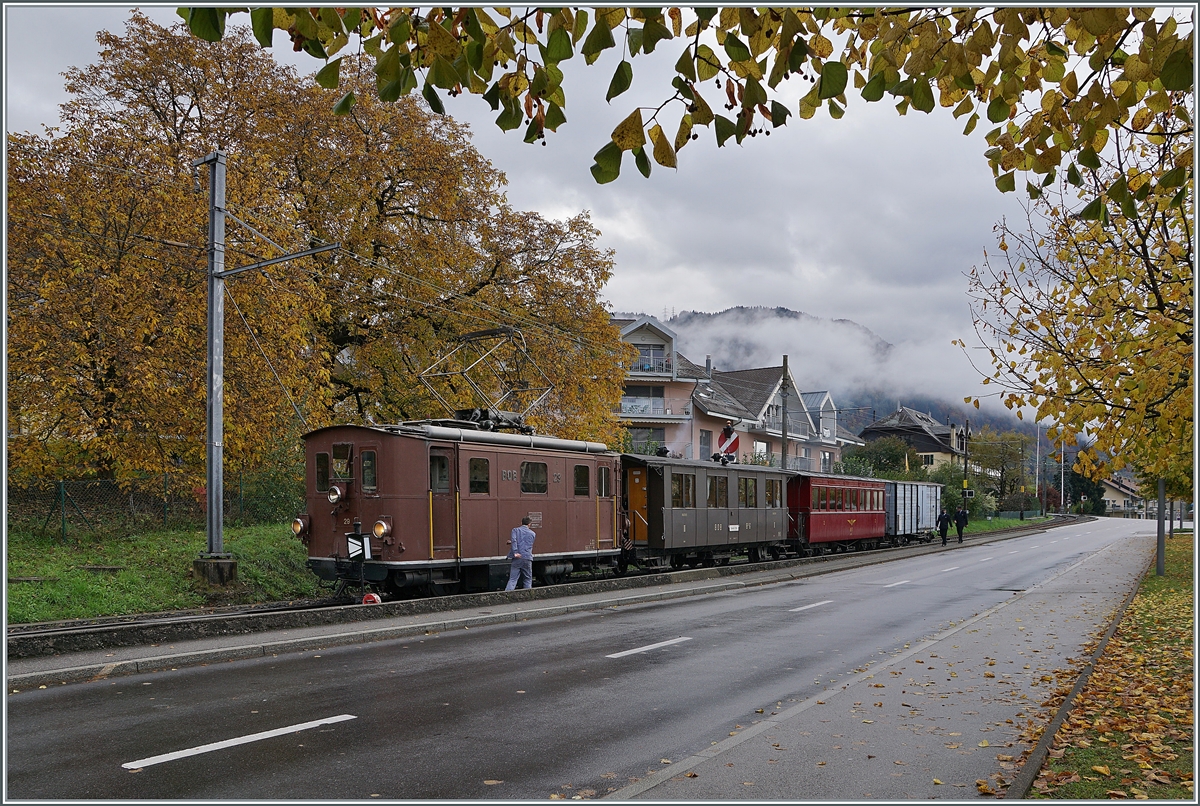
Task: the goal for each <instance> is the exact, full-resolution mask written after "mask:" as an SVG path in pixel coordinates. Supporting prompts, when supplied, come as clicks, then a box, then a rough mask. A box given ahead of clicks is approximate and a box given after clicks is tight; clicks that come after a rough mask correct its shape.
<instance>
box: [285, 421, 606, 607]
mask: <svg viewBox="0 0 1200 806" xmlns="http://www.w3.org/2000/svg"><path fill="white" fill-rule="evenodd" d="M305 446H306V447H305V463H306V468H307V472H306V474H305V475H306V478H307V481H306V484H307V490H306V500H307V512H306V513H305V514H304V515H302V516H301V517H299V518H297V519H296V521H295V523H294V524H293V527H292V528H293V531H294V532H295V533H296V534H297V536H298V537H300V538H301V539H302V540H304V541H305V543H306V544H307V546H308V555H309V559H308V565H309V567H310V568H311V569H312V570H313V572H314V573H316V575H317V576H318V577H320V578H321V579H323V580H327V581H339V580H340V581H342V582H349V583H354V582H357V583H359V584H363V585H371V586H373V587H379V588H383V589H385V590H389V591H391V592H414V593H449V592H458V591H466V592H469V591H481V590H489V589H496V588H497V587H501V588H502V587H503V583H504V581H505V580H506V579H507V577H508V568H509V562H508V560H507V554H508V539H509V534H510V532H511V530H512V528H513V527H515V526H517V525H518V524H520V523H521V519H522V518H525V517H528V518H529V519H530V521H531V524H530V525H531V527H532V528H533V529H534V531H535V532H536V533H537V541H536V544H535V562H534V576H535V578H536V579H538V580H539V581H541V582H543V583H547V582H555V581H559V580H561V579H563V578H565V577H566V575H567V574H569V573H571V572H572V571H573V570H581V569H589V568H598V567H608V566H610V565H614V564H615V563H616V558H617V556H618V555H619V554H620V537H619V535H618V531H617V529H618V523H619V519H618V506H619V503H618V499H617V497H616V491H617V490H618V489H619V483H620V475H619V474H620V456H619V454H616V453H613V452H610V451H608V450H607V448H606V446H604V445H603V444H601V443H596V442H581V441H575V440H562V439H553V438H549V437H539V436H529V435H522V434H512V433H497V432H490V431H474V430H470V429H467V428H454V427H447V426H443V425H437V424H422V423H419V424H404V425H389V426H356V425H338V426H331V427H329V428H323V429H319V430H317V431H313V432H311V433H309V434H307V435H306V436H305Z"/></svg>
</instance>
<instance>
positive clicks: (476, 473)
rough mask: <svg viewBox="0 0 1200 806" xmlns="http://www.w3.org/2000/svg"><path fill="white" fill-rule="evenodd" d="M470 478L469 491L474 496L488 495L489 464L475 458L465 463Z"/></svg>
mask: <svg viewBox="0 0 1200 806" xmlns="http://www.w3.org/2000/svg"><path fill="white" fill-rule="evenodd" d="M467 475H468V476H470V488H469V489H470V491H471V492H472V493H474V494H476V495H489V494H490V493H491V491H492V474H491V462H489V461H488V460H487V459H483V458H481V457H476V458H474V459H472V460H471V461H470V462H468V463H467Z"/></svg>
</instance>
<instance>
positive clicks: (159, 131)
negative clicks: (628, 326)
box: [8, 13, 623, 477]
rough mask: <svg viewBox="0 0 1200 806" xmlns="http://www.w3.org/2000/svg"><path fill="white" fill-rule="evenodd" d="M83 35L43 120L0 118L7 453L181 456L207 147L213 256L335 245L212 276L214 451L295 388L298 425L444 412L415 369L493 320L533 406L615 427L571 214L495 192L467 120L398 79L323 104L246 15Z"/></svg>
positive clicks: (252, 441) (28, 465) (256, 451)
mask: <svg viewBox="0 0 1200 806" xmlns="http://www.w3.org/2000/svg"><path fill="white" fill-rule="evenodd" d="M100 41H101V45H102V51H101V56H100V59H99V60H98V62H97V63H96V64H94V65H92V66H90V67H87V68H84V69H81V70H75V71H72V72H71V73H70V74H69V75H68V85H67V86H68V91H69V92H70V93H71V94H72V99H71V100H70V101H69V102H68V103H67V104H65V105H64V107H63V124H62V127H61V128H60V129H58V130H53V131H51V132H48V133H47V135H46V136H37V135H28V134H26V135H18V136H14V137H11V138H10V141H9V148H10V151H9V157H10V158H9V177H8V178H9V199H8V204H9V208H8V210H9V218H8V226H9V230H8V236H9V255H8V258H9V282H10V295H11V296H10V299H11V300H12V305H11V307H10V310H9V317H10V318H9V322H8V324H9V334H10V338H9V362H10V363H9V381H10V387H9V391H10V400H14V401H19V403H18V404H17V405H13V406H10V423H9V426H10V433H12V434H14V435H15V436H14V438H13V439H11V440H10V462H11V466H12V467H13V468H14V469H17V470H20V471H24V472H27V473H31V474H39V475H40V474H50V473H69V472H72V470H73V469H75V468H78V469H84V468H87V469H90V470H92V471H95V472H97V473H100V474H102V475H109V476H118V477H123V476H128V475H135V474H137V473H142V472H161V471H162V470H163V469H164V468H166V467H172V466H175V465H183V466H185V467H187V468H189V469H192V470H195V469H196V468H198V467H199V466H200V465H201V458H202V457H203V453H204V450H203V440H204V435H203V427H204V425H203V424H204V405H203V399H204V366H205V346H204V345H205V318H206V313H205V307H206V301H205V291H206V286H205V259H204V250H203V244H204V238H205V226H206V214H207V198H206V195H205V193H204V192H203V191H204V190H205V188H204V187H203V185H204V184H205V182H206V177H205V176H203V175H200V176H195V175H193V173H192V171H191V167H190V166H191V163H192V161H193V160H195V159H197V158H199V157H202V156H204V155H205V154H206V153H208V152H209V151H211V150H212V149H213V148H215V147H219V148H222V149H225V150H226V151H227V152H228V153H229V164H230V172H229V182H228V190H229V200H228V212H229V213H230V219H229V229H228V233H227V265H229V266H230V267H232V266H235V265H237V264H238V263H241V264H245V263H249V262H254V261H255V260H258V259H262V258H265V257H273V256H275V255H277V254H280V253H282V252H286V251H292V250H294V249H297V248H303V247H306V246H309V245H314V244H317V243H323V242H329V241H339V242H341V243H343V244H344V248H343V249H342V250H340V251H339V252H338V253H336V255H328V256H322V257H320V258H317V259H313V260H311V261H307V262H303V263H301V262H297V263H294V264H289V265H287V266H286V267H272V269H271V270H269V271H266V272H261V273H248V274H245V275H239V276H238V277H237V278H234V279H233V280H231V281H229V282H228V283H227V286H228V291H229V300H228V301H227V305H226V403H225V405H226V416H227V424H226V427H225V435H226V447H225V454H226V457H227V459H228V460H229V461H230V462H246V463H253V462H256V461H260V460H261V459H262V457H263V456H264V455H266V454H267V453H270V452H272V451H273V450H274V449H275V448H276V447H277V446H278V444H279V442H281V441H282V442H285V443H289V442H290V444H292V445H295V444H296V442H295V439H294V437H295V435H296V434H297V433H298V432H299V431H300V430H302V428H303V426H302V425H301V424H300V423H299V420H300V417H297V416H296V414H295V411H294V409H293V402H294V406H295V408H296V409H299V411H300V415H301V416H302V417H304V418H305V419H306V420H307V425H308V427H313V426H316V425H320V424H324V423H326V422H329V421H331V420H334V419H339V420H340V419H349V420H355V421H370V420H372V419H374V420H376V421H385V420H395V419H401V418H405V417H420V416H427V415H437V416H445V414H446V412H443V411H435V410H434V409H433V407H432V405H431V401H430V400H429V399H428V397H427V396H426V397H422V396H421V395H420V394H419V390H420V384H419V383H418V382H417V380H416V373H417V372H419V370H420V369H422V368H423V367H424V366H427V362H429V361H430V359H431V357H432V356H434V355H436V354H438V353H439V352H441V351H442V350H444V349H447V348H448V347H449V346H450V345H453V344H454V340H455V339H456V338H457V337H458V336H459V335H461V334H463V333H464V332H467V331H469V330H478V329H479V328H480V327H487V326H489V325H490V324H492V323H496V322H499V323H502V324H505V325H508V326H515V327H519V328H524V329H526V330H527V331H528V332H529V333H530V334H531V335H530V342H531V345H532V349H533V352H534V354H535V356H536V357H537V359H538V360H539V361H540V362H541V363H542V365H544V366H546V367H549V368H550V369H551V370H552V374H553V376H554V380H555V384H556V396H555V398H554V399H553V400H551V401H549V402H548V405H547V406H546V408H545V409H544V410H543V411H542V412H540V413H538V416H537V422H538V424H539V425H541V426H542V427H544V428H546V429H554V431H555V432H556V433H559V434H562V435H564V436H572V437H581V438H592V439H596V438H601V439H603V438H611V436H612V434H613V432H614V431H615V418H614V417H613V416H612V414H611V409H612V407H613V406H614V405H615V402H616V400H617V398H618V397H619V395H620V380H621V366H622V361H621V358H622V355H623V345H621V343H620V342H619V338H618V334H617V332H616V331H615V329H614V328H612V327H611V325H609V323H608V315H607V312H606V311H605V309H604V307H603V306H602V305H601V304H600V302H599V299H598V293H599V290H600V288H601V287H602V286H603V284H604V282H605V281H607V279H608V277H609V274H610V272H611V256H610V255H609V254H608V253H606V252H603V251H602V250H600V249H598V248H597V247H596V246H595V239H596V237H597V235H598V233H597V232H596V230H595V229H594V228H593V227H592V226H591V224H590V222H589V221H588V219H587V217H586V215H581V216H578V217H576V218H574V219H571V220H568V221H548V220H545V219H543V218H541V217H540V216H537V215H536V214H531V213H523V212H521V211H517V210H513V209H512V208H511V207H510V206H508V205H507V203H506V202H505V200H504V197H503V193H502V187H503V182H504V179H503V176H502V175H501V174H499V173H498V172H497V171H495V169H494V168H492V166H491V165H490V164H489V163H488V162H487V161H486V160H485V159H483V158H482V157H481V156H480V155H479V154H478V152H476V151H475V150H474V149H473V148H472V147H471V146H470V143H469V136H468V132H467V130H466V129H465V127H461V126H458V125H456V124H454V123H453V122H451V121H448V120H446V119H444V118H441V117H440V116H435V115H430V114H429V113H428V112H427V111H425V110H423V109H421V108H420V105H419V103H418V102H416V101H415V100H408V101H405V102H402V103H401V104H400V105H397V106H396V107H389V108H388V109H387V114H386V115H384V114H380V113H379V112H378V110H372V105H371V104H370V103H363V104H360V105H358V106H357V108H356V109H355V110H354V114H352V115H347V116H346V117H344V118H340V119H337V120H334V121H332V122H331V121H330V120H328V119H327V118H325V117H324V115H323V112H324V107H323V101H322V98H321V94H320V90H319V89H318V88H317V87H315V86H313V85H311V84H309V83H306V82H304V81H301V80H300V79H299V78H298V77H297V76H296V75H295V73H294V72H293V71H291V70H288V69H286V68H282V67H280V66H279V65H277V64H276V63H274V61H273V60H271V59H270V58H269V56H267V55H266V54H264V53H262V52H261V51H260V50H259V49H258V48H256V47H255V46H254V45H253V43H252V42H251V41H250V40H249V38H248V36H246V35H241V36H238V35H235V36H231V37H227V38H226V39H224V40H223V41H222V42H219V43H206V42H203V41H200V40H196V39H194V38H191V37H188V36H187V35H186V34H185V32H184V31H183V29H182V28H181V27H180V26H177V27H176V29H175V30H169V29H166V28H162V27H159V26H157V25H154V24H153V23H152V22H150V21H149V20H148V19H146V18H145V17H143V16H141V15H139V14H136V13H135V14H134V15H133V16H132V17H131V19H130V21H129V23H128V25H127V29H126V32H125V35H124V36H119V35H115V34H109V33H104V34H102V35H101V36H100ZM364 73H365V74H366V75H369V74H370V73H369V70H367V71H364ZM348 78H349V77H348ZM363 80H367V79H366V78H365V77H364V79H363ZM397 108H402V109H404V110H405V114H404V115H403V116H397V115H396V114H395V112H396V109H397ZM373 111H374V114H373ZM366 166H369V170H368V169H367V167H366ZM276 376H278V381H277V380H276ZM289 398H290V401H289ZM75 472H78V471H77V470H75Z"/></svg>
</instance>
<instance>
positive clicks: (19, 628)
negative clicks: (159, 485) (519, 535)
mask: <svg viewBox="0 0 1200 806" xmlns="http://www.w3.org/2000/svg"><path fill="white" fill-rule="evenodd" d="M1077 520H1078V519H1075V518H1064V519H1061V520H1059V521H1055V522H1052V523H1045V524H1038V525H1031V526H1019V527H1013V528H1010V529H999V530H996V531H993V532H985V533H982V534H979V535H974V536H973V537H974V538H975V541H973V542H977V541H979V540H980V539H984V540H988V541H989V542H990V541H991V540H995V539H1002V538H1005V537H1015V536H1018V535H1020V534H1025V533H1029V532H1031V531H1041V530H1044V529H1047V528H1054V527H1055V526H1058V525H1062V524H1065V523H1074V522H1077ZM941 548H942V547H941V546H940V545H937V543H936V541H934V542H931V543H929V544H918V545H917V546H916V547H914V546H913V545H909V546H904V547H898V548H880V549H875V550H872V551H850V552H845V553H835V554H828V555H824V556H822V557H809V558H789V559H782V560H773V561H767V562H757V563H751V562H748V561H740V562H734V563H730V564H729V565H726V566H721V567H718V568H699V567H697V568H694V569H689V570H674V569H670V568H656V569H648V570H646V571H644V572H640V573H634V572H627V573H626V574H623V575H620V576H618V575H616V574H606V575H600V574H587V573H580V574H575V575H573V577H575V578H569V579H568V580H567V581H566V582H563V583H559V584H557V585H548V586H540V587H537V588H534V589H532V590H531V591H528V592H518V594H517V595H529V596H531V597H532V598H554V597H559V596H569V595H571V594H572V593H573V592H575V591H579V592H590V590H593V589H595V587H596V586H603V585H611V586H612V587H613V588H617V587H621V588H624V587H631V588H632V587H643V586H649V585H656V584H662V583H664V582H670V581H680V580H685V579H691V578H696V575H705V576H707V575H720V576H726V575H732V574H744V573H753V572H756V571H771V570H776V569H786V568H789V567H792V566H798V565H806V564H820V565H821V566H822V571H820V572H819V573H825V572H828V571H835V570H842V569H844V568H846V567H848V566H854V565H858V564H861V563H869V562H872V561H873V560H874V559H875V558H881V557H883V556H885V555H892V554H909V553H912V552H913V551H914V549H915V550H920V551H923V552H929V551H935V550H941ZM512 595H513V594H509V593H506V592H503V591H494V592H490V593H473V594H455V595H449V596H436V597H427V598H419V599H398V600H391V601H385V602H384V603H382V604H377V605H362V604H359V603H358V599H357V598H350V597H339V598H329V599H320V600H305V601H294V602H272V603H265V604H260V605H250V606H245V607H221V608H204V609H199V610H181V611H171V612H165V613H146V614H139V615H130V616H114V617H103V618H92V619H79V620H72V621H57V622H40V623H36V624H16V625H9V626H8V628H7V635H6V637H7V654H8V657H9V658H10V659H11V658H22V657H35V656H41V655H53V654H59V653H63V652H74V651H81V650H87V649H100V648H106V647H114V646H136V645H142V644H153V643H171V642H175V641H182V640H187V639H194V638H204V637H212V636H218V635H231V634H252V633H256V632H264V631H267V630H273V629H288V628H299V627H305V626H310V625H314V624H333V623H353V622H361V621H370V620H372V619H376V618H380V617H387V616H396V615H408V614H418V613H429V612H441V611H450V610H456V609H460V608H463V607H471V606H486V605H488V604H490V603H493V602H500V601H507V600H508V598H509V597H510V596H512Z"/></svg>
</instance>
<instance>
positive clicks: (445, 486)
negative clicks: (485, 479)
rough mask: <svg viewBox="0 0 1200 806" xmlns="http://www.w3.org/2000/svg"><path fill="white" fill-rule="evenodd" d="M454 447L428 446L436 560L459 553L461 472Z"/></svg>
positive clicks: (432, 541)
mask: <svg viewBox="0 0 1200 806" xmlns="http://www.w3.org/2000/svg"><path fill="white" fill-rule="evenodd" d="M456 469H457V468H456V467H455V462H454V451H453V449H447V448H430V449H429V517H430V523H429V542H430V546H431V556H432V557H433V559H435V560H453V559H455V558H456V557H457V556H458V506H457V501H456V499H457V496H458V483H457V482H458V473H457V472H456Z"/></svg>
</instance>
